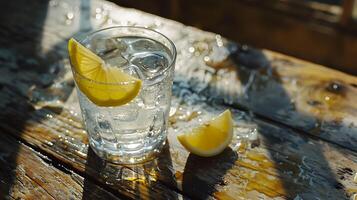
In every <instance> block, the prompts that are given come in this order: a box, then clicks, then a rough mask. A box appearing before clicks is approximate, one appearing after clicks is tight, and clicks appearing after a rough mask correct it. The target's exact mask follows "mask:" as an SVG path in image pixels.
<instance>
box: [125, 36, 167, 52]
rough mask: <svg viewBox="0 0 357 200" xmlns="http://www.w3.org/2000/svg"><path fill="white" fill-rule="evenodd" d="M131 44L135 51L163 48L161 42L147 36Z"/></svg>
mask: <svg viewBox="0 0 357 200" xmlns="http://www.w3.org/2000/svg"><path fill="white" fill-rule="evenodd" d="M130 45H131V47H132V49H133V51H134V52H143V51H159V50H161V49H162V48H163V46H162V45H161V44H160V43H158V42H155V41H152V40H150V39H145V38H141V39H137V40H134V41H132V42H131V44H130Z"/></svg>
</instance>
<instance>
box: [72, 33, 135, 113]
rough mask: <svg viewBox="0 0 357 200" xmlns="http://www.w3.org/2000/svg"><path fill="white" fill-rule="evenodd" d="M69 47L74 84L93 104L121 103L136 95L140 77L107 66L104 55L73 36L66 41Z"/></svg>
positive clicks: (116, 104)
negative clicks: (101, 56)
mask: <svg viewBox="0 0 357 200" xmlns="http://www.w3.org/2000/svg"><path fill="white" fill-rule="evenodd" d="M68 51H69V57H70V59H71V63H72V66H73V68H74V69H75V73H74V78H75V80H76V83H77V86H78V87H79V89H80V90H81V92H83V93H84V94H85V95H86V96H87V97H88V99H90V100H91V101H92V102H93V103H94V104H96V105H98V106H120V105H123V104H126V103H128V102H130V101H131V100H132V99H134V98H135V97H136V96H137V95H138V93H139V91H140V88H141V80H140V79H137V78H135V77H133V76H130V75H129V74H126V73H124V72H123V71H122V70H120V69H119V68H116V67H110V66H106V65H105V63H104V60H103V59H101V58H100V57H99V56H98V55H96V54H95V53H93V52H92V51H90V50H89V49H87V48H86V47H84V46H83V45H82V44H80V43H79V42H78V41H76V40H75V39H73V38H71V39H70V40H69V42H68Z"/></svg>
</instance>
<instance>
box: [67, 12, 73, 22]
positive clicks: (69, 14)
mask: <svg viewBox="0 0 357 200" xmlns="http://www.w3.org/2000/svg"><path fill="white" fill-rule="evenodd" d="M66 17H67V19H69V20H72V19H73V18H74V13H73V12H68V13H67V14H66Z"/></svg>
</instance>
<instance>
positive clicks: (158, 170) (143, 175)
mask: <svg viewBox="0 0 357 200" xmlns="http://www.w3.org/2000/svg"><path fill="white" fill-rule="evenodd" d="M171 169H172V160H171V156H170V152H169V144H166V145H165V146H164V149H163V150H162V152H161V153H160V154H159V155H158V157H157V158H156V159H154V160H151V161H148V162H146V163H143V164H137V165H127V166H125V165H117V164H112V163H108V162H106V161H105V160H102V159H101V158H99V157H98V156H97V155H96V154H95V153H94V151H93V150H92V149H91V148H89V150H88V154H87V162H86V166H85V174H90V175H91V177H92V176H94V177H98V179H100V180H94V181H96V182H97V184H98V185H102V186H103V187H105V188H106V189H108V190H109V191H110V192H111V193H112V194H114V195H115V196H116V197H117V198H120V199H127V198H128V197H129V196H136V197H140V199H141V198H145V199H173V200H175V199H178V197H177V196H176V195H175V194H174V193H171V194H170V193H152V190H148V189H147V188H153V187H155V185H156V184H159V180H160V181H162V180H165V181H164V182H165V184H166V185H168V186H169V187H170V188H173V189H175V188H176V187H177V186H176V180H175V176H174V175H173V173H172V170H171ZM91 181H92V180H91V178H90V177H89V176H87V177H85V180H84V189H83V197H82V199H83V200H89V199H98V196H100V195H98V190H96V189H95V188H93V186H92V185H91V184H90V183H91ZM103 183H105V184H106V185H109V186H110V187H106V185H104V184H103ZM116 185H123V186H125V187H128V190H127V191H120V193H118V191H116V190H114V189H111V188H115V186H116ZM99 192H100V191H99ZM125 193H135V194H134V195H128V196H123V195H122V194H125ZM100 199H108V198H106V197H100Z"/></svg>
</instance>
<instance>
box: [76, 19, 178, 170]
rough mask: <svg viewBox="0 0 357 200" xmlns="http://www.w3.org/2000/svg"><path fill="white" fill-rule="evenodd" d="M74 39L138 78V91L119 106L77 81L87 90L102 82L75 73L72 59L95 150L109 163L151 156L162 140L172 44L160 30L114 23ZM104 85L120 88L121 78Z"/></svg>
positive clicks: (172, 70) (87, 126) (83, 114)
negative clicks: (96, 97) (104, 102)
mask: <svg viewBox="0 0 357 200" xmlns="http://www.w3.org/2000/svg"><path fill="white" fill-rule="evenodd" d="M79 42H80V43H81V44H82V45H84V46H85V47H87V48H88V49H90V50H91V51H92V52H94V53H95V54H97V55H98V56H99V57H101V58H102V59H103V60H104V62H105V65H108V66H112V67H113V66H115V67H118V68H120V69H121V70H122V71H124V72H125V73H127V74H129V75H131V76H134V77H136V78H139V79H141V80H142V85H141V89H140V92H139V94H138V95H137V96H136V97H135V98H134V99H132V100H131V101H130V102H128V103H126V104H124V105H121V106H110V107H107V106H100V105H97V104H96V103H94V102H92V101H91V100H90V98H88V97H87V96H86V92H85V91H82V90H81V88H80V87H78V83H79V82H81V84H83V83H84V82H85V85H86V86H88V87H91V89H92V90H95V89H98V90H100V89H101V88H103V87H106V84H107V83H103V82H97V81H95V80H91V79H89V78H87V77H85V76H84V75H83V74H80V73H78V72H77V71H76V70H75V68H74V67H73V65H72V72H73V76H74V79H75V82H76V89H77V94H78V98H79V104H80V107H81V111H82V117H83V122H84V126H85V128H86V130H87V133H88V136H89V143H90V146H91V148H92V149H93V150H94V152H95V153H96V154H97V155H98V156H100V157H101V158H103V159H106V160H108V161H110V162H114V163H124V164H130V163H139V162H144V161H146V160H148V159H150V158H152V157H153V156H154V155H155V154H156V153H158V152H159V151H160V149H161V148H162V147H163V145H164V144H165V141H166V136H167V128H168V117H169V111H170V100H171V88H172V80H173V73H174V65H175V59H176V49H175V46H174V44H173V43H172V42H171V41H170V40H169V39H168V38H167V37H165V36H164V35H162V34H161V33H159V32H157V31H154V30H150V29H147V28H142V27H124V26H117V27H111V28H106V29H102V30H99V31H96V32H93V33H90V34H88V35H86V36H85V37H83V39H81V40H79ZM117 84H118V87H117V88H116V86H115V85H113V84H110V86H108V87H109V88H110V90H111V91H112V92H113V93H120V92H125V91H123V90H122V87H119V86H120V85H123V84H130V83H128V82H122V83H121V82H120V83H117Z"/></svg>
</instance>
